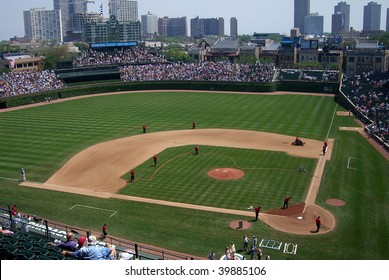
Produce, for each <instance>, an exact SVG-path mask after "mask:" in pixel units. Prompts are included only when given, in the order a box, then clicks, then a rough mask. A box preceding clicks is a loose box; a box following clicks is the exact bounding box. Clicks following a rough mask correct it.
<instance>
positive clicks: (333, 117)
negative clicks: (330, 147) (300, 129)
mask: <svg viewBox="0 0 389 280" xmlns="http://www.w3.org/2000/svg"><path fill="white" fill-rule="evenodd" d="M337 109H338V103H336V106H335V110H334V113H333V114H332V120H331V124H330V127H329V128H328V132H327V136H326V139H325V140H327V139H328V137H329V136H330V131H331V129H332V125H333V124H334V119H335V115H336V110H337Z"/></svg>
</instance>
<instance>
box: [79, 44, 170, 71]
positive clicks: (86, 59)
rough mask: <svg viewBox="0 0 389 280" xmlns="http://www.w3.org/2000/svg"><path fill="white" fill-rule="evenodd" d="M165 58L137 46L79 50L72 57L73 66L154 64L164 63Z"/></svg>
mask: <svg viewBox="0 0 389 280" xmlns="http://www.w3.org/2000/svg"><path fill="white" fill-rule="evenodd" d="M166 62H167V60H166V59H165V58H164V57H163V56H160V55H153V54H150V53H148V52H147V51H146V50H144V49H141V48H139V47H133V48H130V49H116V50H114V51H96V50H92V49H89V50H87V51H84V52H81V53H80V55H78V56H77V57H76V58H74V59H73V66H74V67H83V66H106V65H127V64H148V63H150V64H155V63H166Z"/></svg>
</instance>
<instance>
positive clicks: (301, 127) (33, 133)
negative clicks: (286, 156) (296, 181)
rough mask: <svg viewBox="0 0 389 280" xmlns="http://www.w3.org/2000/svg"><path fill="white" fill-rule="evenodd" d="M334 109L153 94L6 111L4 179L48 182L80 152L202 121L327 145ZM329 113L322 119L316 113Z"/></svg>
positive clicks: (321, 101) (290, 99) (282, 100)
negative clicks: (21, 172)
mask: <svg viewBox="0 0 389 280" xmlns="http://www.w3.org/2000/svg"><path fill="white" fill-rule="evenodd" d="M333 106H334V104H333V102H332V100H331V98H329V97H321V98H320V97H312V96H292V95H285V96H257V95H255V96H254V95H237V94H220V93H180V92H178V93H177V92H175V93H166V92H162V93H154V92H152V93H132V94H126V95H116V96H100V97H94V98H86V99H81V100H74V101H68V102H65V103H58V104H50V105H46V106H42V107H35V108H30V109H25V110H23V111H13V112H7V113H2V114H1V116H0V126H1V131H0V137H1V142H2V143H6V144H5V145H1V147H0V152H1V155H2V159H3V160H2V161H1V163H0V177H10V178H15V177H16V178H18V177H19V174H18V172H19V170H20V168H21V166H23V167H24V168H25V169H26V171H27V172H28V177H29V178H28V179H29V180H32V181H38V182H43V181H46V180H47V179H48V178H49V177H50V175H51V174H53V173H54V172H55V170H57V169H58V168H59V167H60V166H62V165H63V164H64V163H65V162H66V161H67V160H68V159H69V158H70V157H71V156H73V155H74V154H75V153H77V152H79V151H80V150H82V149H85V148H87V147H89V146H91V145H93V144H96V143H99V142H102V141H108V140H110V139H116V138H120V137H127V136H131V135H136V134H139V133H141V130H142V126H143V124H147V126H148V128H149V129H148V131H149V132H156V131H168V130H177V129H188V128H191V125H192V121H193V120H195V121H196V122H197V127H198V128H238V129H247V130H258V131H268V132H276V133H282V134H289V135H296V134H299V136H300V137H303V138H304V137H306V138H313V139H324V138H325V133H326V129H327V126H328V125H329V123H330V118H331V111H332V110H333V108H334V107H333ZM291 108H293V110H292V109H291ZM323 110H324V113H321V114H319V115H320V116H317V114H316V112H323ZM271 112H273V113H274V114H272V113H271ZM301 112H306V113H304V114H302V113H301ZM291 140H293V139H291Z"/></svg>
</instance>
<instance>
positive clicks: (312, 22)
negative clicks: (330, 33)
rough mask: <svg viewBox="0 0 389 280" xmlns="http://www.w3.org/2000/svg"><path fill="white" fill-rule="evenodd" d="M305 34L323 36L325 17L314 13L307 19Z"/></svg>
mask: <svg viewBox="0 0 389 280" xmlns="http://www.w3.org/2000/svg"><path fill="white" fill-rule="evenodd" d="M304 25H305V34H309V35H316V36H321V35H323V33H324V17H323V16H321V15H319V13H312V14H310V15H309V16H306V17H305V23H304Z"/></svg>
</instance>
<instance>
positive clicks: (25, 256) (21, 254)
mask: <svg viewBox="0 0 389 280" xmlns="http://www.w3.org/2000/svg"><path fill="white" fill-rule="evenodd" d="M16 255H17V256H18V260H32V259H34V258H35V254H34V253H33V252H31V251H28V250H24V249H21V250H19V251H17V252H16Z"/></svg>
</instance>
